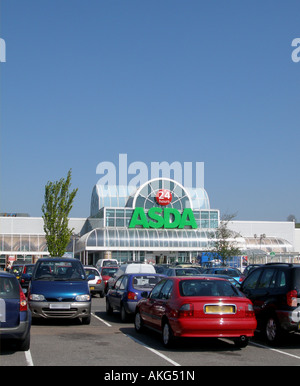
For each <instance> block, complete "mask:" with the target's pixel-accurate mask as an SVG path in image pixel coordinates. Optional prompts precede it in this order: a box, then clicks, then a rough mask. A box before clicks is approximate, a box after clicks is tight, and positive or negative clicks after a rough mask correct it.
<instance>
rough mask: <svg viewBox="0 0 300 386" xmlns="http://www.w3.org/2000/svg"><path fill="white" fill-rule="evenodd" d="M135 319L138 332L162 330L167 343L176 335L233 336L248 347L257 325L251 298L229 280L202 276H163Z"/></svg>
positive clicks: (164, 340)
mask: <svg viewBox="0 0 300 386" xmlns="http://www.w3.org/2000/svg"><path fill="white" fill-rule="evenodd" d="M145 296H146V294H145ZM134 323H135V329H136V331H137V332H140V331H142V330H143V328H144V327H145V326H146V327H149V328H152V329H154V330H157V331H159V332H161V333H162V342H163V344H164V346H165V347H169V346H170V345H171V344H172V343H173V341H174V339H175V338H176V337H215V338H232V339H233V340H234V342H235V344H236V346H238V347H245V346H247V344H248V340H249V337H251V336H253V335H254V331H255V329H256V325H257V323H256V318H255V315H254V310H253V305H252V303H251V301H249V299H247V298H246V297H245V295H244V294H242V293H241V292H240V291H239V290H238V289H237V288H236V287H235V286H233V285H232V284H231V283H230V282H229V281H228V280H226V279H220V278H212V277H199V276H184V277H169V278H165V279H163V280H161V281H160V282H159V283H158V284H157V285H156V286H155V287H154V288H153V290H152V291H151V293H150V294H149V296H148V297H147V298H144V299H142V300H140V301H139V303H138V304H137V307H136V312H135V322H134Z"/></svg>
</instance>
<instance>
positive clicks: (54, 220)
mask: <svg viewBox="0 0 300 386" xmlns="http://www.w3.org/2000/svg"><path fill="white" fill-rule="evenodd" d="M70 186H71V169H70V170H69V172H68V175H67V178H66V179H64V178H61V179H60V180H59V181H55V182H51V181H48V183H47V184H46V186H45V201H44V204H43V206H42V212H43V216H42V217H43V219H44V231H45V233H46V242H47V246H48V251H49V253H50V256H62V255H63V254H64V253H65V251H66V248H67V245H68V244H69V242H70V237H71V235H72V232H73V230H74V229H69V227H68V226H69V219H68V216H69V213H70V211H71V209H72V207H73V201H74V198H75V196H76V193H77V190H78V189H74V190H73V191H72V192H70Z"/></svg>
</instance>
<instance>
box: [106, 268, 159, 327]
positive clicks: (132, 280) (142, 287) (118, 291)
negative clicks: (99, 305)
mask: <svg viewBox="0 0 300 386" xmlns="http://www.w3.org/2000/svg"><path fill="white" fill-rule="evenodd" d="M162 277H164V276H161V275H159V274H156V273H154V274H153V273H149V274H148V273H132V274H125V275H122V276H120V277H119V278H118V279H117V281H116V283H115V285H114V286H113V288H111V289H109V291H108V292H107V294H106V312H107V314H108V315H110V314H112V312H113V310H118V311H120V313H121V320H122V321H123V322H125V321H127V319H128V316H129V315H134V312H135V307H136V305H137V302H138V301H139V300H140V299H141V293H142V292H145V291H146V292H150V291H151V290H152V288H153V287H154V286H155V285H156V284H157V283H158V282H159V281H160V280H161V279H162Z"/></svg>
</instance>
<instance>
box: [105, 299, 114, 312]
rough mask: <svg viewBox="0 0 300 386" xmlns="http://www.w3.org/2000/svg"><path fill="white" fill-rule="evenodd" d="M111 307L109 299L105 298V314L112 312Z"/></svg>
mask: <svg viewBox="0 0 300 386" xmlns="http://www.w3.org/2000/svg"><path fill="white" fill-rule="evenodd" d="M113 311H114V310H113V308H112V307H111V305H110V303H109V300H108V299H107V298H106V314H107V315H112V313H113Z"/></svg>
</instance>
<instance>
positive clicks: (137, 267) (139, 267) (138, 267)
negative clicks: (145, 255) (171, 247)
mask: <svg viewBox="0 0 300 386" xmlns="http://www.w3.org/2000/svg"><path fill="white" fill-rule="evenodd" d="M125 273H156V271H155V268H154V266H153V265H151V264H144V263H129V264H127V263H126V264H121V265H120V267H119V269H118V270H117V272H116V273H115V274H114V275H113V276H112V277H111V278H110V279H109V280H108V282H107V287H108V289H110V288H112V287H113V286H114V284H115V282H116V281H117V280H118V278H119V277H120V276H121V275H124V274H125Z"/></svg>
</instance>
